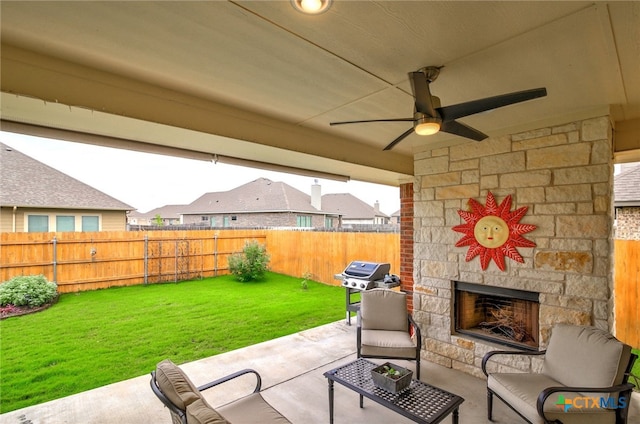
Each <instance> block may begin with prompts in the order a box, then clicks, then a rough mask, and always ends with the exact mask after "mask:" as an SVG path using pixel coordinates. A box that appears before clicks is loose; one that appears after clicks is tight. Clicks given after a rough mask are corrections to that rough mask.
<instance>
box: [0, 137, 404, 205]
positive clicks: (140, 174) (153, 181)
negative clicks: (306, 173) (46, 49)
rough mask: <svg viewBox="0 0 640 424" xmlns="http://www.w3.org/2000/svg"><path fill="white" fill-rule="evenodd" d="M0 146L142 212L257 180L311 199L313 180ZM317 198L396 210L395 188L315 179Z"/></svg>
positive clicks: (75, 149)
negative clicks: (346, 198) (343, 197)
mask: <svg viewBox="0 0 640 424" xmlns="http://www.w3.org/2000/svg"><path fill="white" fill-rule="evenodd" d="M0 141H2V143H4V144H6V145H8V146H11V147H12V148H14V149H15V150H18V151H20V152H22V153H24V154H25V155H27V156H31V157H32V158H34V159H36V160H38V161H40V162H42V163H45V164H47V165H49V166H51V167H52V168H55V169H57V170H58V171H61V172H63V173H65V174H67V175H69V176H71V177H73V178H75V179H77V180H80V181H82V182H83V183H85V184H88V185H90V186H92V187H93V188H96V189H98V190H100V191H102V192H104V193H106V194H108V195H110V196H112V197H114V198H116V199H118V200H120V201H121V202H124V203H126V204H128V205H131V206H133V207H134V208H136V209H138V211H139V212H147V211H149V210H151V209H154V208H157V207H161V206H164V205H171V204H189V203H191V202H193V201H194V200H195V199H197V198H198V197H200V196H201V195H203V194H204V193H208V192H216V191H227V190H231V189H233V188H235V187H238V186H240V185H242V184H245V183H248V182H250V181H254V180H256V179H258V178H261V177H263V178H268V179H270V180H272V181H282V182H284V183H286V184H289V185H290V186H292V187H295V188H297V189H298V190H300V191H302V192H304V193H306V194H309V195H310V194H311V185H312V184H313V182H314V179H315V178H313V177H303V176H299V175H292V174H285V173H280V172H272V171H265V170H261V169H255V168H246V167H241V166H234V165H226V164H221V163H217V164H213V163H211V162H204V161H199V160H191V159H183V158H176V157H172V156H163V155H154V154H149V153H140V152H132V151H129V150H121V149H113V148H108V147H100V146H93V145H89V144H82V143H75V142H67V141H60V140H53V139H46V138H40V137H31V136H26V135H22V134H14V133H9V132H0ZM318 181H319V183H320V185H321V186H322V194H330V193H351V194H353V195H354V196H356V197H358V198H359V199H361V200H363V201H364V202H366V203H368V204H370V205H371V206H373V204H374V203H375V201H376V200H377V201H379V202H380V210H381V211H382V212H383V213H386V214H387V215H391V214H392V213H394V212H396V211H397V210H399V209H400V191H399V189H398V187H390V186H385V185H379V184H371V183H364V182H360V181H349V182H346V183H342V182H338V181H333V180H326V179H321V178H318Z"/></svg>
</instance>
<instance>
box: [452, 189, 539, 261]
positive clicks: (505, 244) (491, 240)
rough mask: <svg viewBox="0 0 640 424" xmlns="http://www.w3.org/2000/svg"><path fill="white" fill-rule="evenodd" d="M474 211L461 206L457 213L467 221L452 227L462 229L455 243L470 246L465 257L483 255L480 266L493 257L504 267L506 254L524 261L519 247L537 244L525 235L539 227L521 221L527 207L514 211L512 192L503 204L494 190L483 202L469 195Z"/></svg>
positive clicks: (458, 230) (456, 229)
mask: <svg viewBox="0 0 640 424" xmlns="http://www.w3.org/2000/svg"><path fill="white" fill-rule="evenodd" d="M469 206H470V207H471V211H470V212H469V211H463V210H458V215H460V217H462V219H464V220H465V222H466V223H465V224H461V225H456V226H455V227H453V231H457V232H459V233H463V234H464V236H463V237H462V238H461V239H460V240H458V242H457V243H456V247H461V246H469V250H468V252H467V257H466V261H467V262H469V261H470V260H471V259H473V258H475V257H476V256H478V255H480V266H481V267H482V269H483V270H485V269H487V267H488V266H489V262H491V259H493V261H494V262H495V264H496V265H497V266H498V268H500V271H504V269H505V263H504V257H505V256H507V257H509V258H511V259H513V260H514V261H516V262H520V263H524V259H522V256H520V253H518V250H517V249H516V247H535V246H536V244H535V243H534V242H532V241H531V240H527V239H525V238H524V237H522V234H526V233H528V232H531V231H533V230H535V229H536V226H535V225H530V224H520V219H522V217H523V216H524V215H525V214H526V213H527V210H528V207H527V206H523V207H521V208H518V209H516V210H515V211H513V212H511V195H509V196H507V197H506V198H505V199H504V200H503V201H502V203H500V205H498V204H497V203H496V199H495V198H494V197H493V194H492V193H491V192H489V193H487V201H486V202H485V206H482V205H481V204H480V203H479V202H477V201H476V200H474V199H469Z"/></svg>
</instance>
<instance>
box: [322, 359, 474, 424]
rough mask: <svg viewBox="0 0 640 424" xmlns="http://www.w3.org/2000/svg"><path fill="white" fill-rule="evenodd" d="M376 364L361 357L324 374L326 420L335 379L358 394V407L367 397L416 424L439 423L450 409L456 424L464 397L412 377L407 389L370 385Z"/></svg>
mask: <svg viewBox="0 0 640 424" xmlns="http://www.w3.org/2000/svg"><path fill="white" fill-rule="evenodd" d="M377 366H378V365H377V364H374V363H373V362H371V361H368V360H366V359H362V358H360V359H358V360H356V361H353V362H351V363H349V364H346V365H343V366H341V367H338V368H336V369H333V370H331V371H327V372H325V373H324V376H325V377H327V380H328V382H329V423H331V424H333V383H334V382H335V383H339V384H341V385H343V386H345V387H347V388H349V389H351V390H353V391H354V392H356V393H358V394H360V408H362V407H363V397H366V398H367V399H371V400H372V401H374V402H376V403H379V404H380V405H382V406H384V407H386V408H389V409H391V410H392V411H395V412H397V413H399V414H400V415H402V416H404V417H407V418H409V419H410V420H411V421H414V422H416V423H423V424H435V423H439V422H440V421H442V420H443V419H444V418H445V417H447V415H449V414H450V413H452V412H453V417H452V418H453V424H457V423H458V407H459V406H460V404H461V403H462V402H464V399H463V398H461V397H460V396H458V395H454V394H453V393H449V392H447V391H445V390H442V389H439V388H437V387H434V386H431V385H429V384H426V383H423V382H422V381H419V380H411V385H410V386H409V388H407V389H406V390H404V391H402V392H400V393H397V394H393V393H391V392H388V391H386V390H383V389H380V388H378V387H376V386H375V385H374V384H373V379H372V378H371V370H372V369H373V368H375V367H377Z"/></svg>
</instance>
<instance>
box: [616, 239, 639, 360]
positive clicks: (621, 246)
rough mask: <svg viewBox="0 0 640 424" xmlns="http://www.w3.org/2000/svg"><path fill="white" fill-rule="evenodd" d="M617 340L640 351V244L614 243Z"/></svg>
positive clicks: (618, 241)
mask: <svg viewBox="0 0 640 424" xmlns="http://www.w3.org/2000/svg"><path fill="white" fill-rule="evenodd" d="M614 257H615V282H614V290H615V317H616V318H615V320H616V324H615V326H616V337H617V338H618V339H620V340H621V341H623V342H625V343H627V344H628V345H630V346H633V347H635V348H640V308H639V307H638V306H640V241H638V240H615V256H614Z"/></svg>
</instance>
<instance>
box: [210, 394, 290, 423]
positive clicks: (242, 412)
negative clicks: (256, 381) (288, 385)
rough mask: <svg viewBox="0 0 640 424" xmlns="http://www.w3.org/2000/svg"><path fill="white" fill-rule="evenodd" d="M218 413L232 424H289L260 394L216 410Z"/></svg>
mask: <svg viewBox="0 0 640 424" xmlns="http://www.w3.org/2000/svg"><path fill="white" fill-rule="evenodd" d="M218 412H219V413H220V415H222V416H223V417H224V418H225V419H227V420H229V422H231V423H234V424H291V421H289V420H288V419H286V418H285V417H283V416H282V415H281V414H280V413H279V412H278V411H276V410H275V409H274V408H273V407H272V406H271V405H269V404H268V403H267V402H266V401H265V400H264V398H263V397H262V396H261V395H260V393H254V394H251V395H249V396H247V397H244V398H242V399H239V400H237V401H235V402H233V403H230V404H228V405H225V406H223V407H220V408H218Z"/></svg>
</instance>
